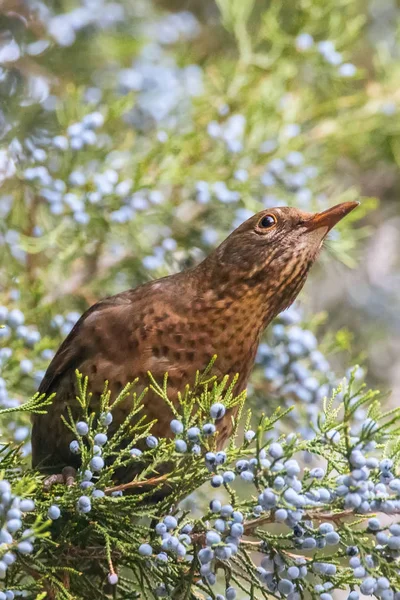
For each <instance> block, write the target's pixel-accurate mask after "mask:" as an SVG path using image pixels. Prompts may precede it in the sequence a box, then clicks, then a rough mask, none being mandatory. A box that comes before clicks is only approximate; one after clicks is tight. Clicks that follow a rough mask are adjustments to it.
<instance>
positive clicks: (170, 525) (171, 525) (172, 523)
mask: <svg viewBox="0 0 400 600" xmlns="http://www.w3.org/2000/svg"><path fill="white" fill-rule="evenodd" d="M164 525H165V526H166V528H167V529H168V530H171V529H175V528H176V527H177V526H178V521H177V520H176V519H175V517H173V516H172V515H167V516H166V517H165V518H164Z"/></svg>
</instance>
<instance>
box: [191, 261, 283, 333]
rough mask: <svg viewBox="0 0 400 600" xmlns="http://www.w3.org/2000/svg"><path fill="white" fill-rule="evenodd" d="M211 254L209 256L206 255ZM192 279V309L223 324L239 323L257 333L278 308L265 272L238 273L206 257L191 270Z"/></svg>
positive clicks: (281, 308) (278, 304) (228, 325)
mask: <svg viewBox="0 0 400 600" xmlns="http://www.w3.org/2000/svg"><path fill="white" fill-rule="evenodd" d="M209 258H211V257H209ZM193 276H194V278H195V280H196V283H195V290H196V294H195V295H196V300H197V302H196V301H195V302H194V309H195V310H196V306H197V307H198V309H200V310H202V309H205V310H207V314H208V315H209V316H210V318H212V319H213V320H214V319H215V320H220V319H223V320H224V321H226V327H227V328H230V327H234V328H236V327H237V326H238V324H239V323H240V326H243V328H245V329H246V330H248V329H250V328H251V330H252V331H254V332H256V334H257V336H259V334H260V333H261V332H262V331H263V329H265V328H266V327H267V325H268V324H269V323H270V322H271V321H272V319H273V318H274V317H275V316H276V315H277V314H278V313H279V312H280V311H281V310H283V308H285V307H284V306H283V307H282V306H281V299H282V296H281V295H280V294H279V293H278V294H277V293H276V291H277V290H276V286H275V285H274V283H273V282H271V281H270V280H268V278H267V276H266V275H265V273H262V272H260V274H259V276H256V277H254V275H253V276H251V277H250V276H249V274H247V273H244V274H240V273H238V272H237V271H236V272H233V271H231V270H229V269H224V268H220V265H218V263H215V261H211V260H210V261H208V259H206V260H205V261H203V262H202V263H201V264H200V265H198V266H197V267H196V269H194V270H193Z"/></svg>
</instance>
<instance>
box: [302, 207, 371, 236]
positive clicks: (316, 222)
mask: <svg viewBox="0 0 400 600" xmlns="http://www.w3.org/2000/svg"><path fill="white" fill-rule="evenodd" d="M359 204H360V203H359V202H357V201H352V202H342V203H341V204H336V205H335V206H332V208H328V209H327V210H324V211H323V212H320V213H316V214H315V215H313V216H312V217H311V219H310V220H309V222H308V228H309V229H310V230H314V229H319V228H320V227H326V228H327V230H328V231H330V230H331V229H332V227H334V226H335V225H336V224H337V223H339V221H341V220H342V219H343V218H344V217H345V216H346V215H348V214H349V213H350V212H351V211H352V210H354V209H355V208H357V206H358V205H359Z"/></svg>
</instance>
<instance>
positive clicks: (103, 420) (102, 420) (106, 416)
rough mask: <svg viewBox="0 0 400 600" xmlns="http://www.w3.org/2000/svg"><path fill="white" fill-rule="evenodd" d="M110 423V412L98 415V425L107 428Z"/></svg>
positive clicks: (111, 418) (111, 419) (111, 417)
mask: <svg viewBox="0 0 400 600" xmlns="http://www.w3.org/2000/svg"><path fill="white" fill-rule="evenodd" d="M112 421H113V416H112V414H111V413H110V412H106V413H102V414H101V415H100V423H101V424H102V425H105V426H106V427H108V425H111V423H112Z"/></svg>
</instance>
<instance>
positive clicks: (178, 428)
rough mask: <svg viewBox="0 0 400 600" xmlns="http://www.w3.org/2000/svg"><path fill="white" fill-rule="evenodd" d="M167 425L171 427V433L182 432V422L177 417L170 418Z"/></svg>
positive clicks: (177, 433)
mask: <svg viewBox="0 0 400 600" xmlns="http://www.w3.org/2000/svg"><path fill="white" fill-rule="evenodd" d="M169 426H170V428H171V431H172V433H175V435H179V434H180V433H182V432H183V423H182V421H178V419H172V421H171V423H170V424H169Z"/></svg>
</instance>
